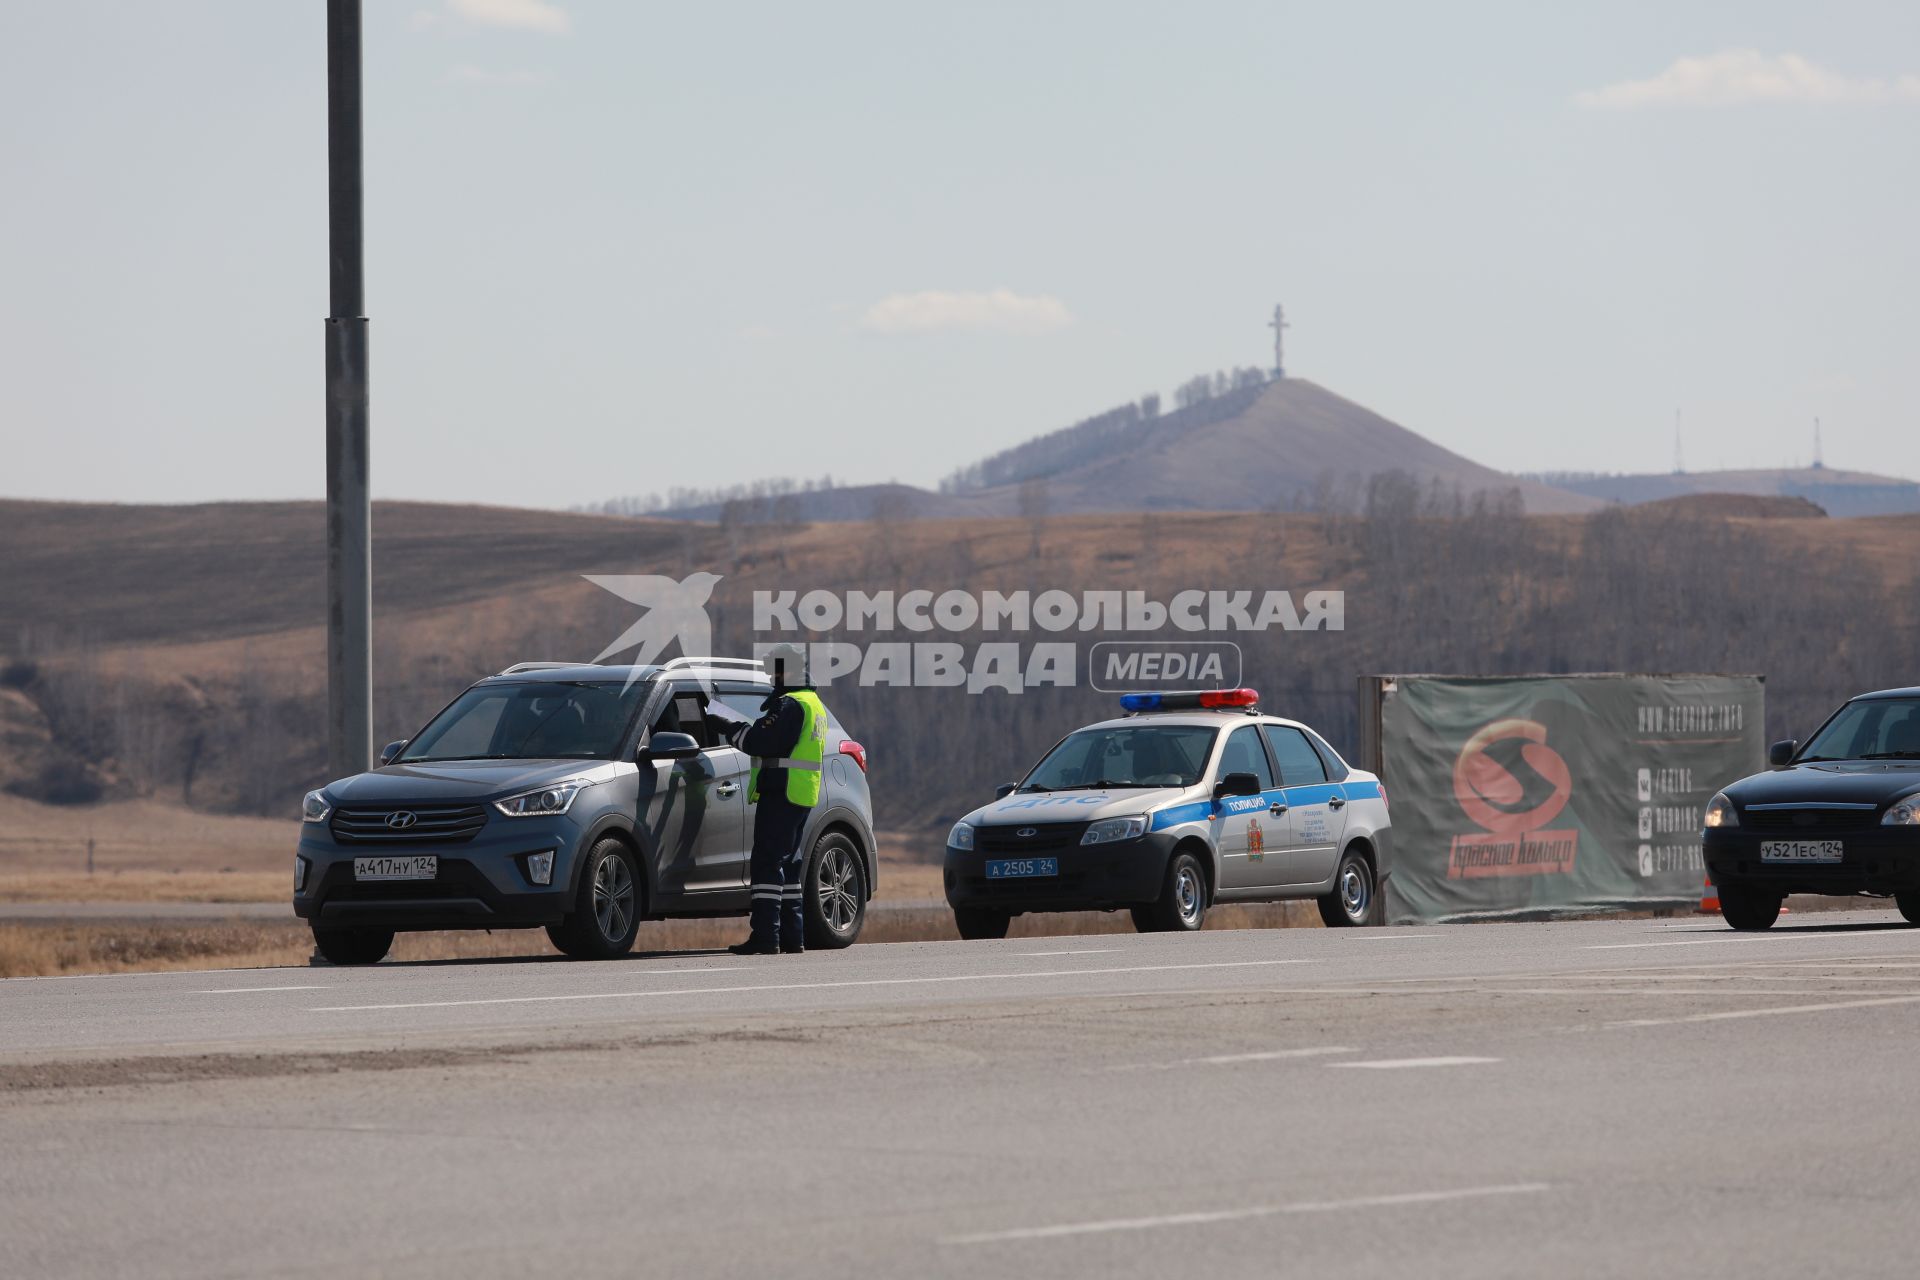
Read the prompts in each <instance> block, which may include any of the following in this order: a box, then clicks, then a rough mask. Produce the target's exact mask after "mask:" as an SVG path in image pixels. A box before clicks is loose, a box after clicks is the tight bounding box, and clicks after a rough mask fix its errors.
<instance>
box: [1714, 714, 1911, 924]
mask: <svg viewBox="0 0 1920 1280" xmlns="http://www.w3.org/2000/svg"><path fill="white" fill-rule="evenodd" d="M1769 763H1770V764H1771V765H1772V766H1773V767H1772V768H1771V769H1770V770H1769V771H1768V772H1766V773H1757V774H1755V775H1753V776H1752V777H1751V778H1742V779H1741V780H1740V781H1738V782H1736V783H1734V784H1733V785H1732V786H1730V787H1728V788H1727V789H1726V790H1725V791H1722V792H1720V793H1719V794H1718V795H1716V796H1714V798H1713V799H1712V800H1710V801H1708V802H1707V812H1706V833H1705V843H1706V855H1707V874H1708V875H1710V876H1712V877H1713V883H1714V886H1715V887H1716V888H1717V889H1718V890H1719V893H1720V913H1721V915H1723V916H1724V917H1726V921H1727V923H1728V924H1730V925H1732V926H1733V927H1734V928H1736V929H1765V928H1768V927H1769V926H1771V925H1772V924H1773V922H1774V921H1775V920H1776V919H1777V918H1779V915H1780V903H1781V901H1782V899H1784V898H1785V897H1786V895H1787V894H1789V893H1827V894H1838V895H1850V894H1856V893H1870V894H1883V895H1891V896H1892V897H1893V898H1894V900H1895V901H1897V902H1898V903H1899V905H1900V914H1901V915H1903V916H1905V917H1906V918H1907V919H1908V920H1909V921H1911V922H1913V923H1915V924H1920V688H1915V689H1887V690H1883V691H1882V692H1880V693H1866V694H1862V695H1860V696H1859V697H1857V698H1855V699H1853V700H1852V701H1851V702H1848V703H1847V704H1846V705H1845V706H1842V707H1841V708H1840V709H1839V710H1838V711H1836V712H1834V713H1833V714H1832V715H1831V716H1829V717H1828V718H1827V722H1826V723H1825V724H1823V725H1821V726H1820V729H1819V731H1818V732H1817V733H1815V734H1814V735H1813V737H1812V738H1810V739H1808V740H1807V742H1806V744H1805V745H1804V746H1803V745H1801V744H1800V743H1797V742H1794V741H1791V740H1789V741H1786V742H1776V743H1774V744H1773V750H1772V751H1771V753H1770V756H1769Z"/></svg>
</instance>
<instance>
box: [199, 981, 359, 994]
mask: <svg viewBox="0 0 1920 1280" xmlns="http://www.w3.org/2000/svg"><path fill="white" fill-rule="evenodd" d="M327 989H328V984H326V983H324V982H323V983H320V984H318V985H316V986H304V987H215V988H214V989H213V990H211V991H201V992H197V993H196V994H198V995H203V996H243V995H247V994H249V993H251V992H254V991H325V990H327Z"/></svg>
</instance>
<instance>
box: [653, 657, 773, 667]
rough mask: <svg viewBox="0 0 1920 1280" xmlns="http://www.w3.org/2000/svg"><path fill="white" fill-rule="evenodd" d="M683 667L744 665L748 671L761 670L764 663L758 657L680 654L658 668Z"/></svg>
mask: <svg viewBox="0 0 1920 1280" xmlns="http://www.w3.org/2000/svg"><path fill="white" fill-rule="evenodd" d="M683 667H745V668H747V669H748V670H750V671H763V670H765V669H766V664H765V663H764V662H762V661H760V659H758V658H714V657H702V656H697V655H696V656H692V657H688V656H686V655H682V656H681V657H678V658H674V659H671V660H670V661H668V662H667V663H666V664H665V665H664V666H662V667H661V668H660V669H661V670H662V671H674V670H677V669H680V668H683Z"/></svg>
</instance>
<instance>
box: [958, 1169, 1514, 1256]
mask: <svg viewBox="0 0 1920 1280" xmlns="http://www.w3.org/2000/svg"><path fill="white" fill-rule="evenodd" d="M1550 1190H1552V1187H1551V1186H1549V1185H1548V1184H1547V1183H1544V1182H1519V1183H1513V1184H1511V1185H1507V1186H1494V1187H1461V1188H1458V1189H1456V1190H1452V1191H1409V1192H1403V1193H1401V1194H1399V1195H1387V1196H1357V1197H1355V1198H1354V1199H1351V1200H1302V1201H1297V1202H1295V1203H1293V1204H1265V1205H1254V1206H1252V1207H1250V1208H1246V1209H1215V1210H1210V1211H1206V1212H1201V1213H1169V1214H1164V1215H1161V1216H1159V1217H1153V1218H1110V1219H1108V1220H1106V1221H1104V1222H1069V1223H1063V1224H1061V1225H1059V1226H1053V1227H1019V1228H1016V1229H1014V1230H1012V1231H987V1232H982V1233H980V1234H978V1235H966V1236H947V1237H944V1238H943V1239H942V1240H941V1241H940V1243H941V1244H953V1245H974V1244H1005V1243H1009V1242H1012V1241H1017V1240H1058V1239H1062V1238H1065V1237H1070V1236H1086V1235H1098V1234H1101V1233H1103V1232H1108V1231H1151V1230H1153V1229H1155V1228H1158V1227H1190V1226H1203V1225H1206V1224H1209V1223H1215V1222H1236V1221H1242V1220H1245V1219H1248V1218H1271V1217H1275V1216H1277V1215H1280V1214H1287V1213H1340V1212H1344V1211H1346V1210H1349V1209H1390V1208H1395V1207H1398V1206H1402V1205H1416V1204H1443V1203H1445V1202H1447V1201H1450V1200H1476V1199H1483V1198H1486V1197H1490V1196H1524V1195H1538V1194H1539V1193H1540V1192H1542V1191H1550Z"/></svg>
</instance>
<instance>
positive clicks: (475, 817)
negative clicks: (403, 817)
mask: <svg viewBox="0 0 1920 1280" xmlns="http://www.w3.org/2000/svg"><path fill="white" fill-rule="evenodd" d="M396 814H411V815H413V821H412V822H405V821H402V822H401V823H400V825H395V822H394V817H395V815H396ZM486 825H487V810H486V806H484V805H477V804H461V805H452V804H421V805H394V806H393V807H391V808H386V809H336V810H334V814H333V820H332V821H331V822H330V823H328V826H330V827H331V828H332V830H333V838H334V839H335V840H338V841H339V842H340V843H341V844H427V843H429V842H431V843H434V844H464V843H465V842H467V841H468V840H471V839H473V838H474V837H475V836H476V835H478V834H480V828H482V827H484V826H486Z"/></svg>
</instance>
